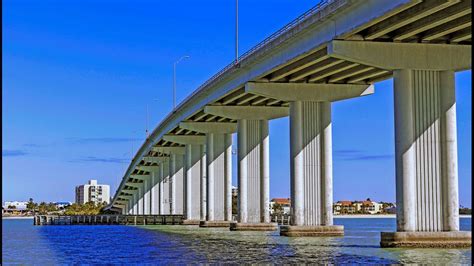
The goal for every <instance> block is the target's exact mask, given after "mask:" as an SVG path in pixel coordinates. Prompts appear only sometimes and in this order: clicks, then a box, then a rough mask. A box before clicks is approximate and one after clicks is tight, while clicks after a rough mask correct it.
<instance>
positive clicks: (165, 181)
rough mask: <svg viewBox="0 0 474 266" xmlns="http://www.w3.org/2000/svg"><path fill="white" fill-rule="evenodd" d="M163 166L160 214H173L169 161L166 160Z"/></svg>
mask: <svg viewBox="0 0 474 266" xmlns="http://www.w3.org/2000/svg"><path fill="white" fill-rule="evenodd" d="M160 166H161V182H160V203H161V204H160V207H161V209H160V214H162V215H163V214H171V212H170V183H169V182H170V180H169V179H170V172H169V159H164V160H163V162H162V163H161V164H160Z"/></svg>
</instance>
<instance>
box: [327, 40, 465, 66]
mask: <svg viewBox="0 0 474 266" xmlns="http://www.w3.org/2000/svg"><path fill="white" fill-rule="evenodd" d="M327 49H328V54H329V55H330V56H331V57H334V58H340V59H344V60H347V61H351V62H355V63H359V64H363V65H368V66H374V67H378V68H381V69H389V70H396V69H424V70H455V71H458V70H464V69H470V68H471V45H450V44H427V43H388V42H368V41H340V40H333V41H331V42H330V43H329V45H328V48H327Z"/></svg>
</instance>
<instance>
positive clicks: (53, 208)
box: [26, 198, 107, 215]
mask: <svg viewBox="0 0 474 266" xmlns="http://www.w3.org/2000/svg"><path fill="white" fill-rule="evenodd" d="M105 206H107V203H105V202H102V203H98V204H95V203H93V202H87V203H85V204H77V203H73V204H72V205H69V206H66V207H61V208H58V206H57V205H56V204H54V203H52V202H49V203H46V202H41V203H40V204H38V203H35V202H34V201H33V199H32V198H30V200H29V201H28V203H27V204H26V209H27V210H28V211H30V212H33V213H35V214H64V215H96V214H102V213H105V212H104V208H105Z"/></svg>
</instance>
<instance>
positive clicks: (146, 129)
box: [145, 98, 158, 138]
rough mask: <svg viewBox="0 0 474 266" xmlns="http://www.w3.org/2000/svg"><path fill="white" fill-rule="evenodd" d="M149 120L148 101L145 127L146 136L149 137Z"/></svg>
mask: <svg viewBox="0 0 474 266" xmlns="http://www.w3.org/2000/svg"><path fill="white" fill-rule="evenodd" d="M153 101H158V99H157V98H155V99H153ZM148 121H149V114H148V103H147V104H146V128H145V133H146V138H148V137H149V134H148Z"/></svg>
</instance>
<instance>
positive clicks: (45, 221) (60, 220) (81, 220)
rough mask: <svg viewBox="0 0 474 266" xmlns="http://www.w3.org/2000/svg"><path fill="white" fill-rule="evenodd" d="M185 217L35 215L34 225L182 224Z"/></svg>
mask: <svg viewBox="0 0 474 266" xmlns="http://www.w3.org/2000/svg"><path fill="white" fill-rule="evenodd" d="M183 220H184V216H183V215H35V217H34V219H33V224H34V225H156V224H182V223H183Z"/></svg>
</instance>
